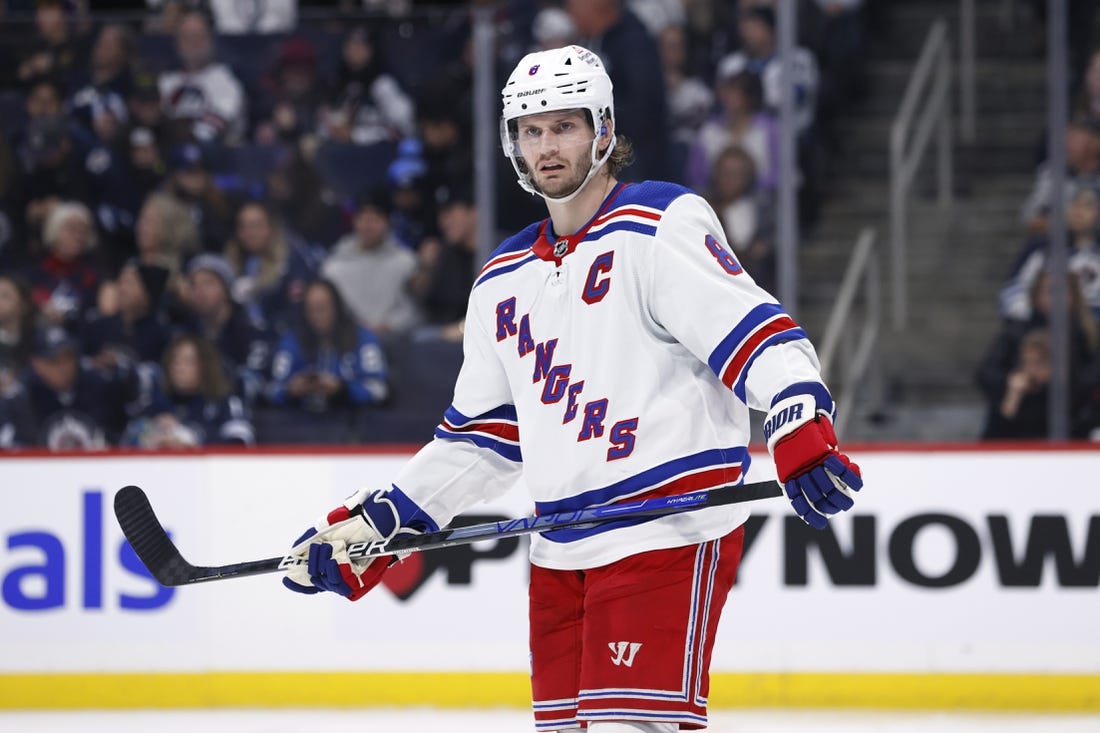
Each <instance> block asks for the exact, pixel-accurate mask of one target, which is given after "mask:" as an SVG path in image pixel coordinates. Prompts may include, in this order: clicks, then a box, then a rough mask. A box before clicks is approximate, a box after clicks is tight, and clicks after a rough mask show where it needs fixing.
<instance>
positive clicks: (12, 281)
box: [0, 272, 37, 392]
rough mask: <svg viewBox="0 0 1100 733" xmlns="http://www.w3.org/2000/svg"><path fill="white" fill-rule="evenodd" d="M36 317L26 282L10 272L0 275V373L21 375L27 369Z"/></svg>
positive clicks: (29, 289)
mask: <svg viewBox="0 0 1100 733" xmlns="http://www.w3.org/2000/svg"><path fill="white" fill-rule="evenodd" d="M36 317H37V310H36V308H35V305H34V300H33V299H32V298H31V288H30V285H28V284H27V281H26V280H24V279H23V278H21V277H19V276H17V275H14V274H12V273H10V272H5V273H0V371H5V372H7V373H9V374H15V375H18V374H20V373H22V371H23V370H24V369H25V368H26V367H27V365H28V364H29V362H30V356H31V352H32V351H33V349H34V335H35V331H34V328H35V320H36ZM2 391H3V390H2V389H0V392H2Z"/></svg>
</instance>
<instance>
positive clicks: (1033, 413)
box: [982, 328, 1051, 440]
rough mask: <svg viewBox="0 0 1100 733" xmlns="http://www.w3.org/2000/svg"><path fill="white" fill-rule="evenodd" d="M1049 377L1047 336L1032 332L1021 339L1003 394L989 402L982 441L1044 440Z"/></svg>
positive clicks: (1044, 333) (1049, 363)
mask: <svg viewBox="0 0 1100 733" xmlns="http://www.w3.org/2000/svg"><path fill="white" fill-rule="evenodd" d="M1050 375H1051V362H1050V333H1049V332H1048V331H1047V329H1045V328H1036V329H1032V330H1030V331H1028V332H1027V333H1026V334H1024V336H1023V338H1022V339H1021V340H1020V345H1019V348H1018V351H1017V353H1016V366H1015V368H1013V370H1012V371H1011V372H1009V374H1008V376H1007V378H1006V379H1005V382H1004V391H1003V393H1002V394H1000V395H995V396H994V399H993V400H992V401H991V404H990V410H989V415H988V417H987V419H986V425H985V430H983V431H982V438H984V439H986V440H990V439H1006V438H1009V439H1011V438H1015V439H1027V438H1030V439H1033V440H1035V439H1040V438H1045V437H1046V436H1047V432H1048V427H1047V426H1048V422H1047V410H1048V407H1047V403H1048V401H1049V398H1050Z"/></svg>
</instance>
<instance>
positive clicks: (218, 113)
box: [159, 10, 247, 144]
mask: <svg viewBox="0 0 1100 733" xmlns="http://www.w3.org/2000/svg"><path fill="white" fill-rule="evenodd" d="M176 52H177V54H178V55H179V60H180V63H181V66H182V69H181V70H180V71H170V72H166V73H164V74H161V76H160V80H159V86H160V98H161V102H162V104H163V106H164V108H165V111H166V113H167V116H168V118H169V119H170V120H171V121H172V123H173V127H174V128H176V130H175V134H174V135H173V138H172V139H173V140H177V141H182V140H188V139H191V140H195V141H198V142H202V143H214V142H222V143H226V144H236V143H239V142H241V140H243V139H244V134H245V125H246V122H247V114H246V109H245V106H246V102H247V100H246V99H245V96H244V89H243V88H242V87H241V83H240V81H239V80H238V79H237V77H236V76H234V75H233V72H232V71H231V70H230V69H229V67H228V66H226V65H225V64H222V63H219V62H218V61H217V60H216V59H215V55H214V35H213V31H212V30H211V27H210V21H209V19H208V18H207V17H206V15H205V14H204V13H202V12H200V11H197V10H189V11H187V12H186V13H185V14H184V15H183V17H182V18H181V19H180V21H179V25H178V26H177V28H176Z"/></svg>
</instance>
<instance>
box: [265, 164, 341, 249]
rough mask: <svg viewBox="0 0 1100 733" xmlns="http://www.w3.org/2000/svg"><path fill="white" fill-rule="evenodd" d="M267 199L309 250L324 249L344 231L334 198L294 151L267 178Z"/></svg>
mask: <svg viewBox="0 0 1100 733" xmlns="http://www.w3.org/2000/svg"><path fill="white" fill-rule="evenodd" d="M267 197H268V200H269V201H270V202H271V204H272V206H274V207H275V209H276V210H277V211H278V212H279V215H280V216H281V217H282V219H283V221H284V222H285V223H286V225H287V227H288V228H289V229H290V230H291V232H293V233H294V234H296V235H298V236H301V237H302V238H304V239H305V240H306V242H308V243H309V244H310V245H311V246H314V247H318V246H319V247H323V248H327V247H329V246H331V245H332V243H333V242H335V241H336V240H337V239H339V238H340V237H342V236H343V235H344V234H345V233H347V231H348V227H347V223H346V219H347V217H346V216H345V215H344V211H343V209H342V208H341V207H340V205H339V203H338V202H337V196H336V194H335V193H334V192H333V190H332V189H331V188H329V187H328V186H326V185H325V182H324V181H323V180H322V179H321V176H320V174H319V173H318V172H317V169H316V168H315V167H314V166H313V164H312V163H310V162H309V160H307V159H306V157H305V156H304V155H303V154H302V152H301V151H300V150H299V149H298V148H294V149H293V150H290V151H287V153H286V154H285V155H283V156H282V158H281V159H280V161H279V162H278V164H277V165H276V166H275V168H274V169H273V170H272V171H271V173H270V174H268V176H267Z"/></svg>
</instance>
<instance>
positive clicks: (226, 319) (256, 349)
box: [183, 254, 270, 403]
mask: <svg viewBox="0 0 1100 733" xmlns="http://www.w3.org/2000/svg"><path fill="white" fill-rule="evenodd" d="M187 276H188V277H187V281H186V287H185V288H184V295H183V301H184V304H185V307H186V310H187V313H188V315H189V318H188V321H189V323H187V324H186V326H187V330H188V331H189V332H190V333H194V334H197V335H199V336H202V337H203V338H205V339H207V340H209V341H210V342H211V343H213V344H214V346H215V347H216V348H217V350H218V353H219V354H220V355H221V358H222V362H223V364H224V367H225V371H226V373H227V374H228V375H230V376H231V377H232V378H233V379H234V380H235V381H236V384H237V385H238V388H237V390H236V391H238V392H239V393H240V394H242V395H243V396H244V397H245V398H246V399H247V400H248V402H249V403H251V401H252V400H253V399H254V398H255V397H256V395H257V394H259V390H260V386H261V384H262V375H264V374H266V373H267V370H268V360H269V356H270V347H269V345H268V340H267V335H266V334H265V333H264V331H263V330H261V329H260V328H258V327H257V326H256V325H255V324H253V323H252V321H251V320H250V319H249V317H248V314H247V313H245V311H244V309H243V308H242V307H241V306H240V305H239V304H238V303H236V302H235V301H234V300H233V297H232V295H231V293H232V292H233V280H234V275H233V268H232V266H231V265H230V264H229V263H228V262H226V260H225V258H224V257H221V256H219V255H213V254H202V255H199V256H198V257H196V258H194V259H193V260H191V262H190V263H189V264H188V266H187Z"/></svg>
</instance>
